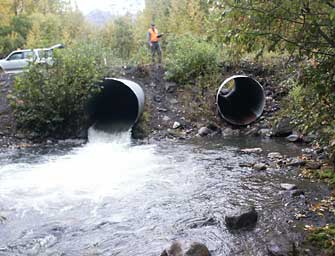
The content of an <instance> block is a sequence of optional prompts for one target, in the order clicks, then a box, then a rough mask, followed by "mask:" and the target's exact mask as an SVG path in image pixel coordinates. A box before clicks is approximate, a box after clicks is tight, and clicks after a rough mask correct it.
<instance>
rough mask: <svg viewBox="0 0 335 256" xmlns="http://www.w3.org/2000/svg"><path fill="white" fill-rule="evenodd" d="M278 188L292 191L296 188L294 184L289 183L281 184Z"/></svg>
mask: <svg viewBox="0 0 335 256" xmlns="http://www.w3.org/2000/svg"><path fill="white" fill-rule="evenodd" d="M280 188H281V189H283V190H294V189H297V186H296V185H295V184H290V183H281V184H280Z"/></svg>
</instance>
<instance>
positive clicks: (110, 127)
mask: <svg viewBox="0 0 335 256" xmlns="http://www.w3.org/2000/svg"><path fill="white" fill-rule="evenodd" d="M99 86H100V87H101V92H100V93H99V94H97V95H96V96H94V97H93V98H92V99H91V100H90V101H89V103H88V114H89V117H90V119H91V120H92V122H93V123H94V127H95V128H97V129H101V130H105V131H111V132H119V131H126V130H129V129H131V127H132V126H133V125H134V124H135V123H136V122H137V121H138V119H139V117H140V116H141V114H142V112H143V109H144V92H143V90H142V88H141V87H140V86H139V85H138V84H136V83H135V82H132V81H130V80H126V79H116V78H105V79H104V80H103V82H102V83H100V84H99Z"/></svg>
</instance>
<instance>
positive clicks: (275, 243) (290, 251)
mask: <svg viewBox="0 0 335 256" xmlns="http://www.w3.org/2000/svg"><path fill="white" fill-rule="evenodd" d="M266 248H267V251H268V253H269V255H270V256H295V255H298V252H297V249H296V246H295V244H294V242H292V241H291V240H288V239H286V238H282V237H278V238H275V239H273V240H271V241H270V243H269V244H268V245H267V246H266Z"/></svg>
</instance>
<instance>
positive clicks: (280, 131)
mask: <svg viewBox="0 0 335 256" xmlns="http://www.w3.org/2000/svg"><path fill="white" fill-rule="evenodd" d="M292 132H293V126H292V125H291V119H290V118H287V117H286V118H282V119H281V120H279V121H278V123H277V124H276V126H275V127H274V128H273V129H272V135H273V136H278V137H283V136H288V135H290V134H292Z"/></svg>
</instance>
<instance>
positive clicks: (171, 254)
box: [160, 242, 183, 256]
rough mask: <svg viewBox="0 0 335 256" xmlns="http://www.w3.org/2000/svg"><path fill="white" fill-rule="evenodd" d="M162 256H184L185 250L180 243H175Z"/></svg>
mask: <svg viewBox="0 0 335 256" xmlns="http://www.w3.org/2000/svg"><path fill="white" fill-rule="evenodd" d="M160 256H183V250H182V248H181V244H180V243H179V242H173V243H172V245H171V246H170V248H168V249H165V250H164V251H163V252H162V253H161V255H160Z"/></svg>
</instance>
